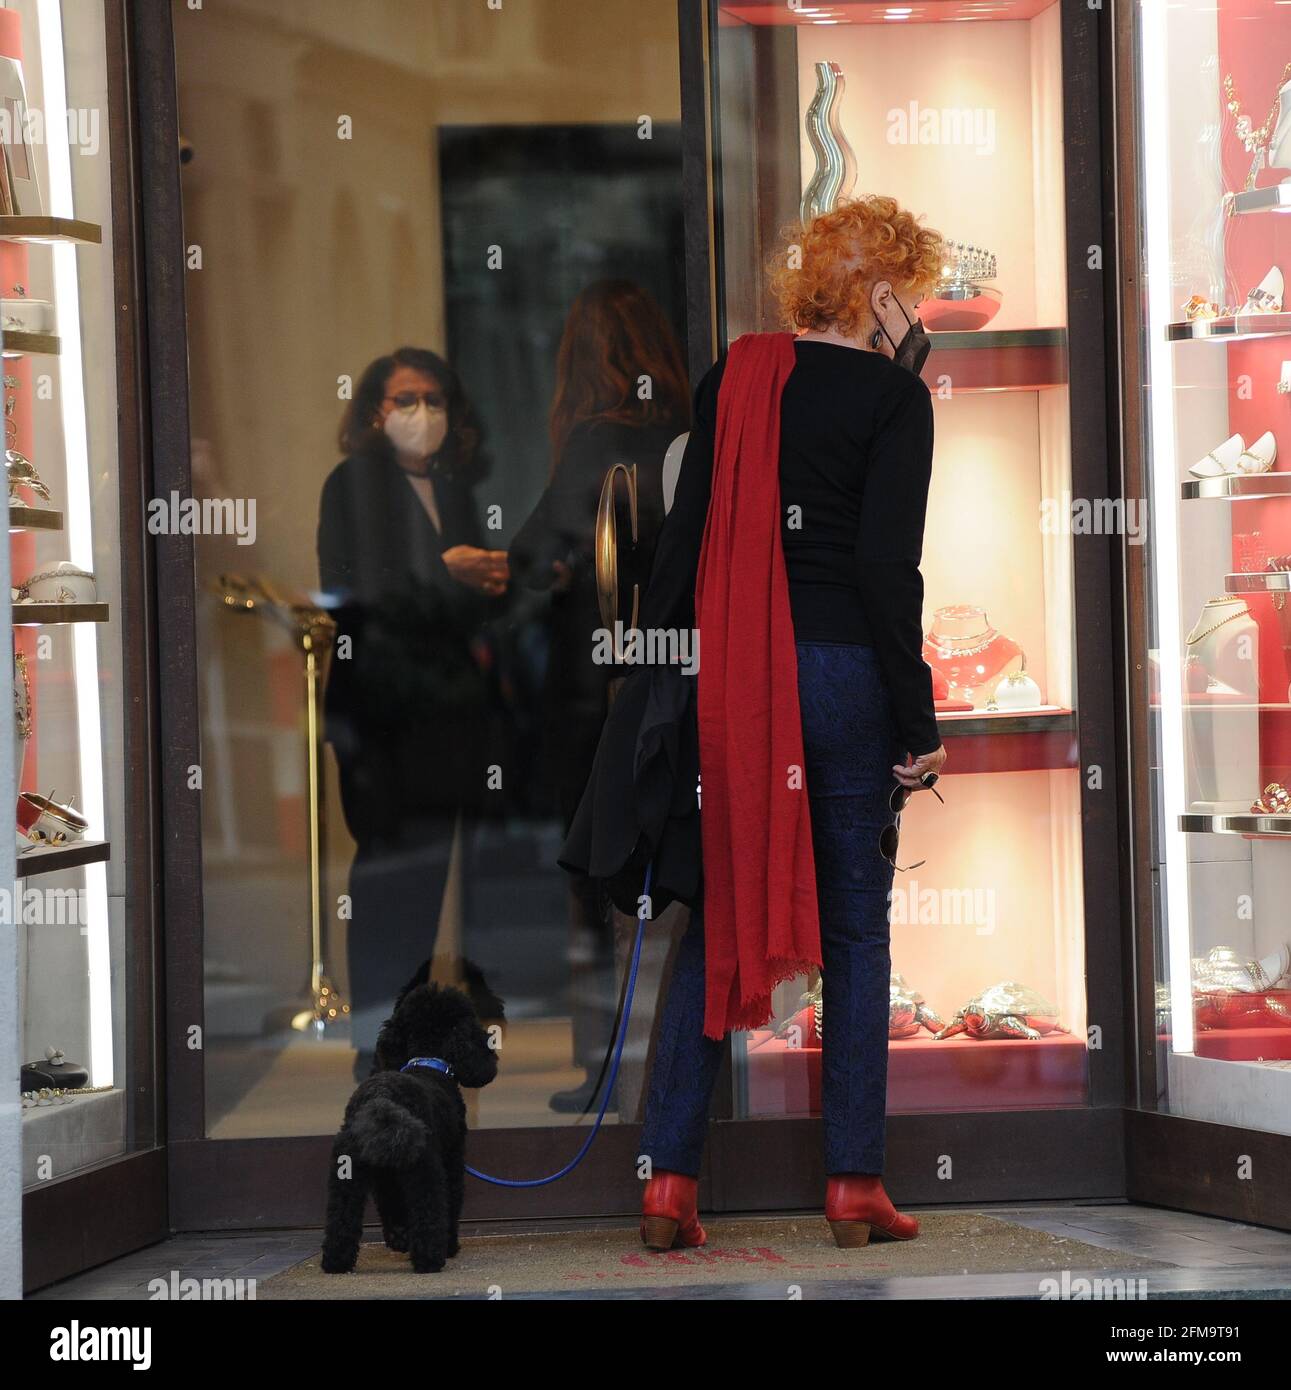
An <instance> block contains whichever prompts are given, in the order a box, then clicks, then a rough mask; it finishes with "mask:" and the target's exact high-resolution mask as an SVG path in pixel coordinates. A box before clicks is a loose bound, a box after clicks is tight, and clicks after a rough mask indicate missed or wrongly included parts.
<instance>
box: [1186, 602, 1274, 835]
mask: <svg viewBox="0 0 1291 1390" xmlns="http://www.w3.org/2000/svg"><path fill="white" fill-rule="evenodd" d="M1259 643H1260V633H1259V627H1258V626H1257V624H1256V622H1255V619H1254V618H1252V617H1251V614H1250V610H1249V609H1248V608H1247V607H1246V604H1245V603H1244V602H1243V601H1242V600H1241V599H1240V598H1236V597H1234V596H1233V595H1232V594H1220V595H1219V596H1218V597H1216V598H1211V599H1207V600H1206V602H1205V604H1204V605H1203V607H1202V610H1201V614H1200V616H1199V617H1198V618H1197V621H1196V622H1195V623H1194V624H1193V626H1192V631H1191V632H1189V633H1188V635H1187V637H1185V638H1184V661H1185V669H1184V673H1183V678H1184V699H1185V700H1186V701H1187V711H1188V717H1187V719H1186V720H1185V721H1184V722H1185V738H1186V740H1187V756H1188V769H1187V770H1188V783H1187V785H1188V788H1189V795H1190V799H1191V802H1192V807H1193V809H1194V810H1198V811H1210V812H1213V813H1217V814H1218V813H1222V812H1224V811H1225V810H1239V811H1244V810H1246V809H1247V807H1248V805H1249V803H1250V798H1251V791H1250V789H1251V787H1252V786H1253V785H1255V784H1256V783H1258V782H1259V751H1260V743H1259V738H1260V716H1259V710H1258V708H1257V704H1258V700H1259V669H1260V663H1259V656H1260V646H1259Z"/></svg>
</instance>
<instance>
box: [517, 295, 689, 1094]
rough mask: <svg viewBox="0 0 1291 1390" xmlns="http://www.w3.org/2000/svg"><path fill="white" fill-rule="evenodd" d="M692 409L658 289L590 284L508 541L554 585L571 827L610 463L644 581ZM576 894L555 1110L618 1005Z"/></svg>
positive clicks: (564, 797)
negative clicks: (542, 469)
mask: <svg viewBox="0 0 1291 1390" xmlns="http://www.w3.org/2000/svg"><path fill="white" fill-rule="evenodd" d="M689 416H690V388H689V385H688V383H687V380H686V373H685V368H684V367H683V365H682V357H681V348H680V345H679V344H678V342H677V337H676V334H675V333H674V332H673V329H672V326H671V324H670V323H669V322H668V319H667V318H666V316H665V315H664V312H663V310H662V309H661V308H660V307H659V304H658V303H657V301H656V300H655V299H654V297H653V296H652V295H651V294H650V293H649V291H647V290H645V289H643V288H642V287H641V286H639V285H636V284H633V283H632V282H631V281H629V280H601V281H598V282H596V283H595V284H592V285H589V286H588V288H587V289H585V290H584V291H583V292H582V293H581V294H580V295H579V296H578V298H577V299H576V300H575V301H574V304H573V307H572V308H571V309H570V311H569V317H568V318H567V319H566V322H565V331H564V334H563V335H562V337H561V340H560V349H559V353H558V356H557V360H556V394H555V398H554V400H553V401H552V407H551V423H550V430H551V462H552V466H551V477H550V480H549V482H548V485H547V490H546V491H545V492H544V493H543V495H542V497H541V499H540V500H539V502H538V505H537V506H536V507H535V508H534V511H533V514H532V515H531V516H530V517H529V519H528V521H526V522H525V524H524V526H523V527H522V528H521V529H520V532H519V534H518V535H517V536H516V537H515V539H514V541H513V542H512V543H511V548H510V552H509V556H510V561H511V569H512V573H513V574H514V576H515V578H516V580H517V582H519V583H523V584H525V585H527V586H528V587H530V588H533V589H550V590H552V591H553V599H552V615H551V652H550V657H549V661H548V666H547V677H546V683H545V687H544V694H543V712H544V719H543V722H544V728H545V743H546V748H547V754H548V759H549V763H550V767H551V771H552V774H553V776H554V779H555V784H556V790H557V798H558V802H559V807H560V814H561V816H562V817H563V819H564V821H565V824H566V825H568V823H569V820H570V818H571V817H572V816H573V813H574V811H575V809H576V808H577V806H578V802H579V798H580V797H581V796H582V794H583V788H584V786H585V785H586V782H587V776H588V772H589V771H590V769H591V765H592V758H593V757H594V755H595V753H596V744H597V740H598V739H599V737H600V733H601V726H602V724H603V723H604V721H605V712H606V708H607V692H608V686H609V681H610V677H611V675H612V674H613V670H612V668H611V667H608V666H604V665H597V664H596V663H595V662H594V661H593V633H594V631H595V630H596V629H597V628H598V627H600V625H601V618H600V611H599V608H598V605H597V596H596V573H595V564H594V560H593V543H594V538H595V531H596V510H597V503H598V501H599V499H600V495H601V487H602V484H603V483H604V480H605V474H606V472H607V470H608V469H609V468H610V467H611V466H612V465H613V464H615V463H625V464H628V465H629V466H631V465H633V464H635V465H636V486H637V497H638V509H639V510H638V522H639V531H638V536H639V539H638V544H637V546H636V548H635V551H634V553H633V554H632V555H631V556H629V555H628V554H627V553H626V547H625V549H624V553H623V554H622V555H621V557H620V567H621V570H626V569H627V567H628V566H629V565H631V567H632V570H633V572H634V573H635V574H637V575H638V576H639V577H640V579H641V581H642V583H643V586H644V578H645V575H646V574H647V573H648V572H649V566H650V560H651V557H652V556H653V553H654V544H655V538H656V536H657V535H658V531H659V527H660V525H661V523H662V521H663V510H664V508H663V459H664V454H665V453H666V452H667V449H668V445H669V444H670V443H671V442H672V441H673V440H674V439H675V438H676V437H677V435H678V434H681V433H683V432H684V431H685V430H686V429H687V428H688V425H689ZM620 587H621V588H622V587H624V585H623V582H622V580H621V584H620ZM627 587H628V591H629V592H630V584H629V585H628V586H627ZM623 621H624V623H625V624H626V623H628V622H630V621H631V614H630V613H624V614H623ZM572 893H573V901H572V904H571V912H572V924H571V925H572V939H571V943H570V945H571V970H572V979H571V994H572V999H571V1004H572V1012H573V1030H574V1039H573V1042H574V1061H575V1063H576V1064H577V1065H578V1066H581V1067H585V1068H588V1069H589V1071H590V1075H589V1076H588V1078H587V1081H586V1082H585V1083H584V1084H582V1085H580V1086H579V1087H576V1088H575V1089H574V1090H573V1091H568V1092H562V1093H560V1094H559V1095H557V1096H555V1097H553V1099H552V1106H553V1108H555V1109H557V1110H569V1111H574V1110H581V1109H583V1108H584V1106H585V1105H586V1103H587V1101H588V1100H589V1098H590V1092H591V1087H592V1086H593V1085H594V1083H595V1080H596V1076H597V1071H598V1068H599V1065H600V1062H601V1059H602V1058H603V1056H604V1053H605V1048H606V1045H607V1043H608V1042H609V1036H610V1031H611V1025H612V1023H613V1014H614V990H613V935H612V927H611V918H610V914H609V910H608V905H607V904H606V903H604V902H603V900H602V898H601V896H600V894H599V892H598V890H597V888H596V885H595V884H593V883H592V882H591V881H590V880H587V879H577V880H576V881H575V882H574V884H573V888H572Z"/></svg>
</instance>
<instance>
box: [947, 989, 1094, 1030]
mask: <svg viewBox="0 0 1291 1390" xmlns="http://www.w3.org/2000/svg"><path fill="white" fill-rule="evenodd" d="M1069 1031H1070V1029H1067V1028H1064V1027H1063V1026H1062V1024H1060V1023H1059V1022H1058V1010H1057V1008H1056V1007H1055V1006H1054V1005H1053V1004H1051V1003H1050V1002H1049V1001H1048V1000H1047V999H1046V998H1045V997H1044V995H1042V994H1038V993H1037V992H1036V991H1035V990H1033V989H1029V988H1028V987H1027V986H1026V985H1022V984H1019V983H1018V982H1017V981H1016V980H1002V981H1001V982H1000V983H999V984H997V985H991V987H990V988H989V989H984V990H983V991H982V992H981V993H980V994H978V995H975V996H974V997H973V998H972V999H970V1000H969V1001H968V1003H967V1004H965V1005H964V1007H963V1008H962V1009H960V1010H959V1012H958V1013H957V1014H956V1015H955V1017H954V1018H953V1019H951V1021H950V1022H949V1023H948V1024H947V1025H946V1027H944V1028H943V1029H942V1030H941V1031H940V1032H939V1033H938V1034H937V1038H938V1040H940V1039H942V1038H953V1037H954V1036H955V1035H956V1034H957V1033H967V1034H968V1036H969V1037H970V1038H1025V1039H1028V1040H1030V1041H1032V1042H1034V1041H1036V1040H1037V1039H1039V1038H1043V1037H1044V1036H1045V1035H1046V1034H1048V1033H1067V1032H1069Z"/></svg>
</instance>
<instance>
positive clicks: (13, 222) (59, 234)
mask: <svg viewBox="0 0 1291 1390" xmlns="http://www.w3.org/2000/svg"><path fill="white" fill-rule="evenodd" d="M0 241H24V242H29V243H38V244H40V245H46V246H52V245H56V244H58V243H60V242H71V243H73V244H74V245H79V246H98V245H100V244H101V243H102V241H103V228H102V227H100V226H99V224H98V223H97V222H82V221H81V220H80V219H79V218H76V217H13V216H10V217H0Z"/></svg>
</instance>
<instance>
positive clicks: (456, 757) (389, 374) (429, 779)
mask: <svg viewBox="0 0 1291 1390" xmlns="http://www.w3.org/2000/svg"><path fill="white" fill-rule="evenodd" d="M340 445H341V449H342V451H343V452H344V453H345V455H346V458H345V460H344V461H343V462H342V463H340V464H338V465H337V466H336V468H335V469H333V471H332V473H331V475H330V477H329V478H328V479H327V482H326V483H325V484H324V485H323V494H322V500H321V502H320V506H319V521H318V569H319V580H320V584H321V586H322V589H323V591H324V593H325V594H326V595H328V596H329V601H330V604H331V606H332V607H333V611H334V614H335V617H336V623H337V632H336V647H335V652H334V655H333V658H332V665H331V671H330V673H329V676H328V682H327V692H326V697H325V705H324V709H325V716H326V736H327V738H328V739H329V741H330V742H331V743H332V746H333V749H334V750H335V753H336V760H337V765H338V767H339V769H340V791H341V804H342V807H343V808H344V811H345V819H346V823H347V825H348V826H349V829H350V833H351V834H352V835H353V836H354V839H355V841H356V843H357V850H356V853H355V857H354V865H353V868H352V869H351V872H350V903H351V914H352V915H351V920H350V923H349V977H350V978H349V987H350V995H351V1001H352V1009H353V1020H354V1022H353V1027H354V1042H355V1047H356V1049H357V1051H358V1054H359V1055H358V1058H357V1060H356V1064H355V1071H356V1075H360V1076H362V1075H366V1073H367V1070H368V1066H369V1064H370V1060H371V1052H372V1048H373V1045H374V1043H375V1041H376V1033H377V1029H378V1027H379V1026H380V1023H381V1021H382V1020H383V1019H384V1018H385V1017H386V1016H387V1015H388V1014H389V1011H390V1007H391V1004H392V1003H393V1000H394V997H395V994H396V992H397V991H398V989H399V988H400V986H401V985H402V984H403V983H404V982H405V981H406V980H407V979H408V978H409V976H410V975H411V974H412V973H413V971H414V970H415V969H416V967H417V966H418V965H419V964H420V962H422V961H424V960H425V959H426V958H427V957H428V956H430V955H431V954H432V950H433V944H434V938H435V932H436V929H437V927H438V923H439V913H440V908H441V906H442V902H443V897H444V886H445V882H446V879H447V874H448V865H449V858H450V851H451V849H452V841H453V829H454V825H455V823H456V821H457V818H458V816H459V814H460V815H461V816H462V818H463V835H464V843H466V844H467V845H468V846H469V829H470V825H471V820H472V815H473V813H474V812H475V811H477V810H478V809H479V808H480V806H481V803H482V801H483V798H484V795H485V789H486V773H487V769H486V765H485V764H486V758H485V747H484V744H485V719H486V716H487V710H486V704H485V700H486V693H487V692H486V683H485V678H484V675H483V673H482V671H481V668H480V665H479V663H478V662H477V660H476V651H475V643H476V639H477V634H478V631H479V626H480V623H481V622H482V620H483V617H484V615H485V610H486V607H487V602H488V598H490V597H494V596H497V595H500V594H502V593H503V591H504V590H505V588H506V585H507V562H506V554H505V553H504V552H502V551H491V550H485V549H482V548H481V547H480V545H479V543H478V542H479V539H480V537H479V525H478V520H477V517H476V514H475V510H474V505H473V502H472V498H471V486H472V483H473V481H474V476H475V471H476V466H477V448H476V445H477V432H476V430H475V428H474V425H473V421H472V416H471V411H470V407H469V405H468V404H467V401H466V398H465V396H464V395H463V394H462V390H461V387H460V386H459V384H458V381H457V377H456V375H455V374H454V373H453V371H452V370H451V369H450V368H449V366H448V364H447V363H445V362H444V361H442V360H441V359H440V358H439V357H437V356H436V355H435V354H434V353H433V352H429V351H426V350H425V349H422V348H400V349H399V350H398V351H397V352H395V353H393V354H391V355H390V356H388V357H381V358H378V359H377V360H376V361H375V362H373V363H372V364H371V365H370V366H369V367H368V369H367V370H366V371H365V372H364V374H363V376H362V378H361V380H360V381H359V384H358V387H357V389H356V391H355V395H354V399H353V401H352V402H351V404H350V406H349V408H348V410H347V411H346V413H345V418H344V420H343V421H342V424H341V430H340Z"/></svg>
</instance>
